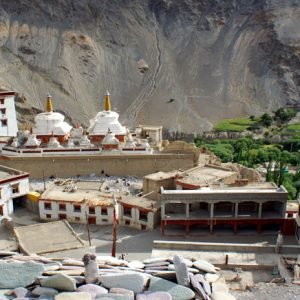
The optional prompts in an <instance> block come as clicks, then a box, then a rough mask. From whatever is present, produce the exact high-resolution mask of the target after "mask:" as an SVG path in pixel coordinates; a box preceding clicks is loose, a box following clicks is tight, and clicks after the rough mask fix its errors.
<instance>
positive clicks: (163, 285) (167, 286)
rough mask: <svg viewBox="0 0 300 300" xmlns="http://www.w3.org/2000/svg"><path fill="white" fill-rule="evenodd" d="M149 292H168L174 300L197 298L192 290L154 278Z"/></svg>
mask: <svg viewBox="0 0 300 300" xmlns="http://www.w3.org/2000/svg"><path fill="white" fill-rule="evenodd" d="M148 291H149V292H167V293H169V294H170V295H171V296H172V299H173V300H190V299H194V297H195V293H194V292H193V291H192V290H191V289H190V288H187V287H185V286H182V285H179V284H176V283H173V282H171V281H168V280H165V279H162V278H158V277H154V276H152V277H151V280H150V286H149V288H148Z"/></svg>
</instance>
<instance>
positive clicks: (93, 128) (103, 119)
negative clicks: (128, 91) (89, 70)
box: [88, 91, 126, 143]
mask: <svg viewBox="0 0 300 300" xmlns="http://www.w3.org/2000/svg"><path fill="white" fill-rule="evenodd" d="M108 130H110V131H111V132H112V133H114V134H115V136H116V138H117V139H118V140H119V141H120V142H124V138H125V135H126V128H125V127H124V126H122V125H121V124H120V122H119V114H118V113H117V112H115V111H112V110H111V104H110V94H109V92H108V91H107V92H106V95H105V105H104V110H103V111H100V112H98V113H97V115H96V116H95V118H93V119H91V120H90V126H89V128H88V133H89V137H90V138H91V140H92V142H93V143H94V142H95V143H96V142H101V141H102V140H103V139H104V137H105V136H106V134H107V131H108Z"/></svg>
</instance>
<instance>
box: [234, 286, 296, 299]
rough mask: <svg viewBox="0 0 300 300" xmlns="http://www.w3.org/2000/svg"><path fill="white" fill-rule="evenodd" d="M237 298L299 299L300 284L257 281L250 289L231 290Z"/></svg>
mask: <svg viewBox="0 0 300 300" xmlns="http://www.w3.org/2000/svg"><path fill="white" fill-rule="evenodd" d="M231 294H232V295H234V296H235V297H236V299H237V300H254V299H255V300H281V299H286V300H296V299H297V300H300V286H299V285H294V284H282V285H277V284H275V283H257V284H256V285H255V286H254V287H253V288H252V289H251V290H250V291H246V292H237V291H231Z"/></svg>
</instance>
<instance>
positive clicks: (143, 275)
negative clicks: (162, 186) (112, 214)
mask: <svg viewBox="0 0 300 300" xmlns="http://www.w3.org/2000/svg"><path fill="white" fill-rule="evenodd" d="M0 255H1V256H2V259H1V260H0V300H3V299H18V300H28V299H43V300H68V299H74V300H76V299H78V300H94V299H107V300H108V299H118V300H134V299H136V300H171V299H175V300H190V299H204V300H209V299H212V300H227V299H229V300H231V299H235V298H234V297H233V296H232V295H230V294H229V293H228V287H227V286H226V283H225V280H224V279H223V278H222V277H220V276H219V275H218V274H217V273H218V271H219V270H218V268H216V267H214V266H213V265H212V264H210V263H209V262H207V261H204V260H197V261H191V260H188V259H184V258H182V257H180V256H177V255H175V256H174V258H172V259H169V258H150V259H147V260H145V261H143V262H140V261H131V262H128V261H126V260H121V259H116V258H114V257H111V256H96V255H94V254H86V255H84V257H83V259H82V261H80V260H74V259H48V258H45V257H41V256H23V255H20V254H17V253H13V252H6V253H4V252H2V253H0ZM172 276H173V278H172ZM167 279H171V280H173V281H171V280H167Z"/></svg>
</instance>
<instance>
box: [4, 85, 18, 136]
mask: <svg viewBox="0 0 300 300" xmlns="http://www.w3.org/2000/svg"><path fill="white" fill-rule="evenodd" d="M15 95H16V93H15V92H13V91H1V92H0V136H16V135H17V132H18V125H17V116H16V109H15Z"/></svg>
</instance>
